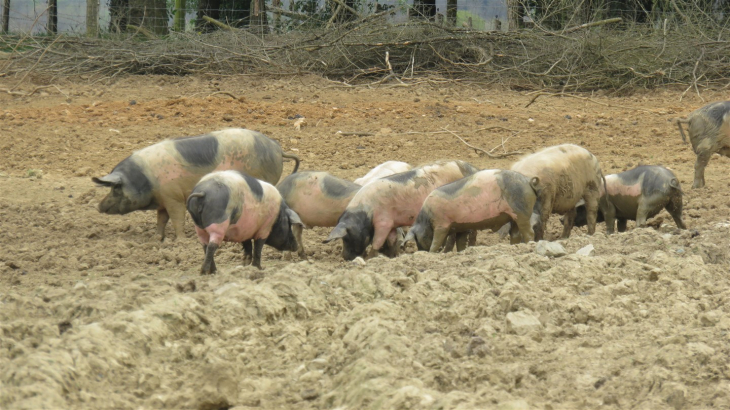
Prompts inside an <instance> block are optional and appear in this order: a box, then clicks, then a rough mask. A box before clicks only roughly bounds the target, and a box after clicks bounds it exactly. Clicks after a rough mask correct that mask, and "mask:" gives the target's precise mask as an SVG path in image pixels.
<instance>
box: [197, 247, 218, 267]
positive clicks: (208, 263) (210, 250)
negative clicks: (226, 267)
mask: <svg viewBox="0 0 730 410" xmlns="http://www.w3.org/2000/svg"><path fill="white" fill-rule="evenodd" d="M217 250H218V244H216V243H213V242H209V243H208V246H205V245H203V251H204V252H205V260H203V266H202V267H201V268H200V274H201V275H210V274H213V273H215V272H216V270H217V269H216V267H215V260H214V257H215V251H217Z"/></svg>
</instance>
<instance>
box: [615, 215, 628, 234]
mask: <svg viewBox="0 0 730 410" xmlns="http://www.w3.org/2000/svg"><path fill="white" fill-rule="evenodd" d="M616 221H618V222H617V225H618V231H619V232H626V218H617V219H616Z"/></svg>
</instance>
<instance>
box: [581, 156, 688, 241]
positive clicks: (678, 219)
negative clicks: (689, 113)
mask: <svg viewBox="0 0 730 410" xmlns="http://www.w3.org/2000/svg"><path fill="white" fill-rule="evenodd" d="M605 192H606V193H607V194H608V196H606V195H605V193H604V195H603V196H602V197H601V201H602V202H604V201H607V202H606V204H607V207H602V208H603V209H599V211H598V218H597V219H596V221H597V222H603V221H604V220H605V221H606V231H607V232H608V233H609V234H611V233H614V228H615V227H614V225H615V223H614V220H616V221H618V231H619V232H625V231H626V221H627V220H632V221H636V226H646V220H647V219H649V218H652V217H654V216H655V215H656V214H658V213H659V212H661V210H662V209H666V210H667V212H669V214H670V215H671V216H672V218H673V219H674V222H675V223H676V224H677V226H678V227H679V228H680V229H687V226H686V225H685V224H684V221H682V187H681V185H680V184H679V180H678V179H677V177H676V176H675V175H674V173H673V172H672V171H670V170H668V169H666V168H664V167H660V166H658V165H642V166H639V167H636V168H634V169H631V170H629V171H626V172H622V173H620V174H611V175H606V188H605ZM576 211H577V214H576V218H575V226H583V225H585V224H586V209H585V205H580V206H578V207H577V208H576ZM614 218H615V219H614Z"/></svg>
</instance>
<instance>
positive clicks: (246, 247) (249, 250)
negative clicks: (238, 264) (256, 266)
mask: <svg viewBox="0 0 730 410" xmlns="http://www.w3.org/2000/svg"><path fill="white" fill-rule="evenodd" d="M241 245H243V266H248V265H250V264H251V261H252V260H253V243H252V240H251V239H249V240H247V241H243V242H241Z"/></svg>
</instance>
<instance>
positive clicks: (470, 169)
mask: <svg viewBox="0 0 730 410" xmlns="http://www.w3.org/2000/svg"><path fill="white" fill-rule="evenodd" d="M456 165H458V166H459V171H461V175H463V176H465V177H466V176H469V175H472V174H475V173H477V172H479V169H478V168H477V167H475V166H474V165H472V164H470V163H468V162H466V161H456Z"/></svg>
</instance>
